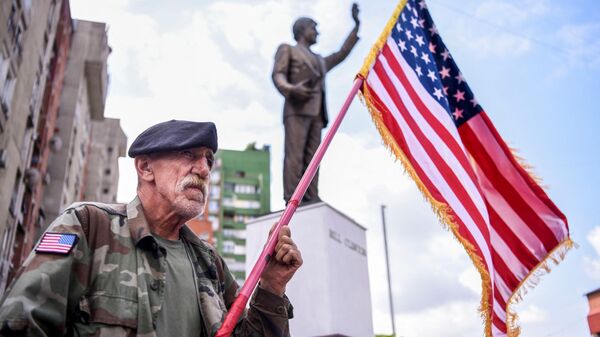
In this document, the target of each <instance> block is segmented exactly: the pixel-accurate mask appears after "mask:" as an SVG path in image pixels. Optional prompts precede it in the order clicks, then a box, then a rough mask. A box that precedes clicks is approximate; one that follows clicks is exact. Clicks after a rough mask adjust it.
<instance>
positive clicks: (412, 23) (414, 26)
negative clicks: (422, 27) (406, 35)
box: [410, 16, 419, 28]
mask: <svg viewBox="0 0 600 337" xmlns="http://www.w3.org/2000/svg"><path fill="white" fill-rule="evenodd" d="M410 24H411V25H413V28H417V26H418V25H419V24H418V23H417V18H415V17H414V16H413V18H412V19H410Z"/></svg>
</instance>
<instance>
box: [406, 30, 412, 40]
mask: <svg viewBox="0 0 600 337" xmlns="http://www.w3.org/2000/svg"><path fill="white" fill-rule="evenodd" d="M406 38H408V40H409V41H410V40H412V39H413V35H412V32H411V31H410V30H408V29H407V30H406Z"/></svg>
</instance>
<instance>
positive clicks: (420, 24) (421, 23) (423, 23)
mask: <svg viewBox="0 0 600 337" xmlns="http://www.w3.org/2000/svg"><path fill="white" fill-rule="evenodd" d="M419 26H421V28H425V19H421V20H419Z"/></svg>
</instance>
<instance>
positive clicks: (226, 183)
mask: <svg viewBox="0 0 600 337" xmlns="http://www.w3.org/2000/svg"><path fill="white" fill-rule="evenodd" d="M270 177H271V175H270V149H269V147H268V146H264V147H263V148H260V149H259V148H256V146H255V144H250V145H248V147H247V148H246V149H245V150H244V151H236V150H225V149H219V151H218V152H217V153H216V161H215V166H214V167H213V170H212V174H211V180H212V181H211V189H210V195H209V200H208V209H207V219H208V221H210V222H211V223H212V229H214V230H215V232H214V233H213V234H212V236H213V237H214V240H213V243H214V244H215V245H216V247H217V250H218V251H219V253H220V254H221V256H223V258H224V260H225V261H226V262H227V265H228V267H229V269H230V270H231V272H232V273H233V275H234V277H235V278H236V280H237V281H238V282H239V283H242V282H243V281H244V279H245V276H246V272H245V262H246V222H248V221H250V220H252V219H254V218H256V217H258V216H261V215H265V214H268V213H269V212H270V209H271V192H270V187H271V180H270V179H271V178H270ZM207 228H210V227H208V226H207Z"/></svg>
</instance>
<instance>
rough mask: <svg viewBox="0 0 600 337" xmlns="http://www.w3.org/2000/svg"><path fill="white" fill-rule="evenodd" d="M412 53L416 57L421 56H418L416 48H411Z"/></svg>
mask: <svg viewBox="0 0 600 337" xmlns="http://www.w3.org/2000/svg"><path fill="white" fill-rule="evenodd" d="M410 52H411V53H412V54H413V55H415V57H417V56H419V55H418V54H417V48H415V46H410Z"/></svg>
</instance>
